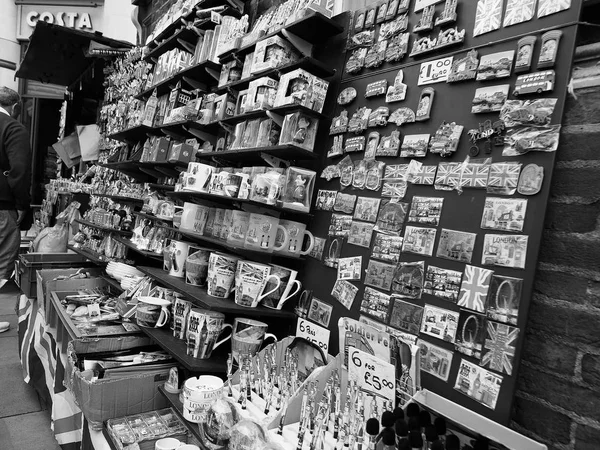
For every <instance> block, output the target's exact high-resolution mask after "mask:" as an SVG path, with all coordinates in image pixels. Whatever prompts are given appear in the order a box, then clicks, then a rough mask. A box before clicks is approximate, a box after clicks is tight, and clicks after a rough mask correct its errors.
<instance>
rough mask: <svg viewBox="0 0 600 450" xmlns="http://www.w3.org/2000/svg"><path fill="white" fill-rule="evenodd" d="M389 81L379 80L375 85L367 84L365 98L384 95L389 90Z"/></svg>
mask: <svg viewBox="0 0 600 450" xmlns="http://www.w3.org/2000/svg"><path fill="white" fill-rule="evenodd" d="M387 85H388V82H387V80H379V81H375V82H373V83H369V84H367V88H366V91H365V98H370V97H377V96H378V95H384V94H385V90H386V89H387Z"/></svg>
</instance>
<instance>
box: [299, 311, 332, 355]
mask: <svg viewBox="0 0 600 450" xmlns="http://www.w3.org/2000/svg"><path fill="white" fill-rule="evenodd" d="M330 334H331V333H330V331H329V330H328V329H327V328H323V327H322V326H320V325H317V324H315V323H312V322H309V321H308V320H304V319H298V325H296V336H298V337H301V338H304V339H306V340H307V341H310V342H312V343H313V344H316V345H318V346H319V348H320V349H321V350H323V352H325V354H326V355H327V354H328V353H329V335H330Z"/></svg>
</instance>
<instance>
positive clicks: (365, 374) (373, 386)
mask: <svg viewBox="0 0 600 450" xmlns="http://www.w3.org/2000/svg"><path fill="white" fill-rule="evenodd" d="M348 355H349V358H348V378H349V379H350V380H356V383H357V384H358V387H360V388H361V389H362V390H363V391H366V392H370V393H372V394H375V395H378V396H381V397H384V398H386V399H394V398H395V395H396V369H395V368H394V366H393V365H392V364H390V363H387V362H385V361H383V360H382V359H379V358H377V357H376V356H373V355H370V354H369V353H365V352H363V351H361V350H357V349H356V348H355V347H350V348H349V350H348Z"/></svg>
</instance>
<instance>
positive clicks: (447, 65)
mask: <svg viewBox="0 0 600 450" xmlns="http://www.w3.org/2000/svg"><path fill="white" fill-rule="evenodd" d="M453 60H454V57H453V56H449V57H447V58H440V59H436V60H435V61H427V62H424V63H422V64H421V70H420V72H419V80H418V81H417V84H418V85H419V86H423V85H424V84H432V83H445V82H446V81H448V76H449V75H450V70H451V69H452V61H453Z"/></svg>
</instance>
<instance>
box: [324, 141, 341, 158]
mask: <svg viewBox="0 0 600 450" xmlns="http://www.w3.org/2000/svg"><path fill="white" fill-rule="evenodd" d="M343 154H344V136H342V135H337V136H334V137H333V142H332V145H331V148H330V149H329V151H328V152H327V157H328V158H333V157H335V156H342V155H343Z"/></svg>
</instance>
